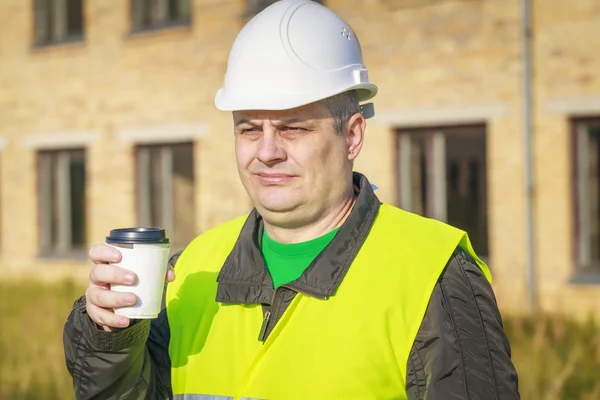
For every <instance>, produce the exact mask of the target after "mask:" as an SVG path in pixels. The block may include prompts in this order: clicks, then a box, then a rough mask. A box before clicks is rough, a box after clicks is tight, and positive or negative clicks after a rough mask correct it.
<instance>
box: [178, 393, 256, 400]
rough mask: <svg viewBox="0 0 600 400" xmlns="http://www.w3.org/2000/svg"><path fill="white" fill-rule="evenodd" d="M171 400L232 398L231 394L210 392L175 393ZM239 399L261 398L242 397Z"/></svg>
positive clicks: (226, 399)
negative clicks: (222, 394) (220, 394)
mask: <svg viewBox="0 0 600 400" xmlns="http://www.w3.org/2000/svg"><path fill="white" fill-rule="evenodd" d="M173 400H234V398H233V396H215V395H212V394H176V395H175V396H173ZM240 400H261V399H252V398H250V397H242V398H240Z"/></svg>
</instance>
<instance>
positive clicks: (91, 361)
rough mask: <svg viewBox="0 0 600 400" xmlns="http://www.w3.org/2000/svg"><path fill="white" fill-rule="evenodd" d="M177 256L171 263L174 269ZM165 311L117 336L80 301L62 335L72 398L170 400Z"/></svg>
mask: <svg viewBox="0 0 600 400" xmlns="http://www.w3.org/2000/svg"><path fill="white" fill-rule="evenodd" d="M177 257H178V254H177V255H175V256H173V257H172V258H171V261H170V263H171V265H174V263H175V261H176V260H177ZM169 339H170V331H169V323H168V320H167V313H166V309H165V308H164V302H163V309H162V311H161V312H160V314H159V316H158V318H156V319H152V320H132V324H131V325H130V326H129V327H127V328H125V329H123V330H120V331H117V332H105V331H103V330H100V329H98V328H97V327H96V326H95V324H94V323H93V321H92V320H91V319H90V317H89V316H88V315H87V313H86V300H85V296H82V297H81V298H79V299H78V300H77V301H75V304H74V306H73V310H72V311H71V313H70V315H69V317H68V319H67V322H66V324H65V327H64V331H63V343H64V350H65V359H66V364H67V369H68V371H69V373H70V374H71V376H72V378H73V387H74V389H75V395H76V398H77V399H102V400H104V399H107V400H108V399H125V398H126V399H170V398H172V390H171V361H170V358H169V352H168V348H169Z"/></svg>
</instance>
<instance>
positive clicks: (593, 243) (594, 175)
mask: <svg viewBox="0 0 600 400" xmlns="http://www.w3.org/2000/svg"><path fill="white" fill-rule="evenodd" d="M588 132H589V142H588V156H587V160H588V174H589V175H588V196H589V201H588V205H589V210H587V213H588V214H587V215H588V216H589V223H590V232H589V234H590V238H589V240H590V253H591V254H590V256H591V261H592V262H600V229H599V228H600V210H599V208H600V128H599V127H594V126H590V127H589V128H588Z"/></svg>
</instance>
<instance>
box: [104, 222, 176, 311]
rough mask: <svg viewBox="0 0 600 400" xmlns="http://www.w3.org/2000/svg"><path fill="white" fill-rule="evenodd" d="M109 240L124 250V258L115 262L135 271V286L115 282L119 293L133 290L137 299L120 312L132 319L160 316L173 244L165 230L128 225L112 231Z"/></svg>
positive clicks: (107, 241) (116, 264) (108, 241)
mask: <svg viewBox="0 0 600 400" xmlns="http://www.w3.org/2000/svg"><path fill="white" fill-rule="evenodd" d="M106 243H107V244H108V245H109V246H112V247H114V248H116V249H117V250H119V251H120V252H121V255H122V258H121V261H120V262H118V263H112V264H111V265H114V266H117V267H121V268H124V269H127V270H129V271H132V272H133V273H135V275H136V281H135V283H134V284H133V285H111V287H110V290H113V291H115V292H130V293H133V294H135V295H136V297H137V301H136V303H135V304H134V305H132V306H129V307H120V308H115V309H114V312H115V314H117V315H123V316H126V317H128V318H132V319H148V318H156V317H157V316H158V314H159V313H160V311H161V304H162V300H163V295H164V294H163V292H164V285H165V276H166V273H167V266H168V263H169V252H170V244H169V239H168V238H166V236H165V231H164V230H163V229H156V228H125V229H115V230H112V231H111V234H110V236H108V237H107V238H106Z"/></svg>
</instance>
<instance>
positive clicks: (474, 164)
mask: <svg viewBox="0 0 600 400" xmlns="http://www.w3.org/2000/svg"><path fill="white" fill-rule="evenodd" d="M445 142H446V171H447V175H448V176H447V181H446V182H447V185H446V202H447V203H446V204H447V208H446V209H447V222H448V223H449V224H450V225H453V226H455V227H457V228H459V229H462V230H464V231H466V232H467V233H468V234H469V238H470V239H471V243H472V244H473V248H474V249H475V251H476V252H477V253H478V254H479V255H487V254H488V237H487V236H488V235H487V193H486V187H487V173H486V145H485V134H484V133H483V131H482V132H481V133H474V134H471V133H462V132H457V133H456V134H446V140H445Z"/></svg>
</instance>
